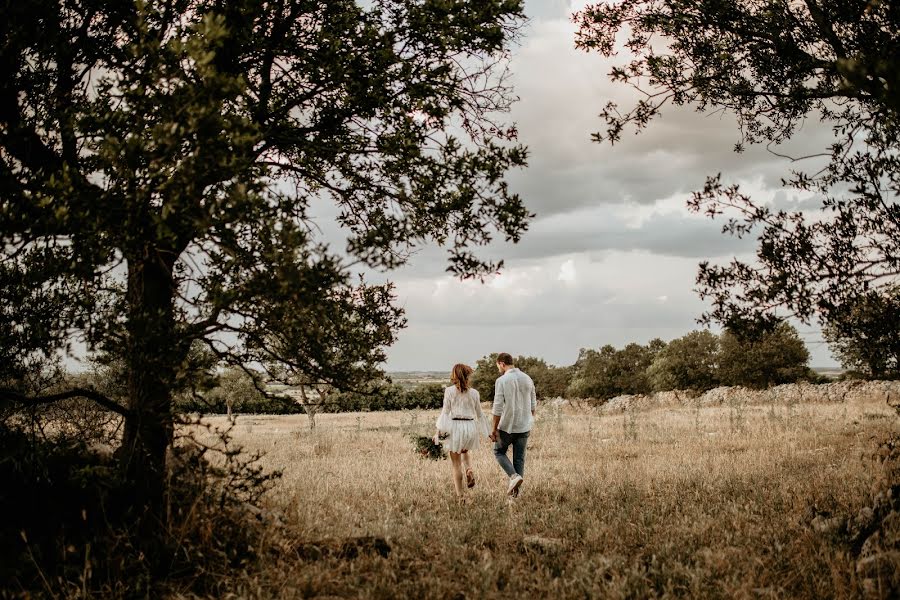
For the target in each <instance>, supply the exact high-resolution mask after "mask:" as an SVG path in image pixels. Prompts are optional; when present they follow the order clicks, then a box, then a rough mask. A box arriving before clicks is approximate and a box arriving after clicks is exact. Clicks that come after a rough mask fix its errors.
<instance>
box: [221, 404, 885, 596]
mask: <svg viewBox="0 0 900 600" xmlns="http://www.w3.org/2000/svg"><path fill="white" fill-rule="evenodd" d="M540 411H543V412H542V413H541V412H540ZM436 414H437V413H436V412H434V411H421V412H416V413H413V414H409V413H406V414H404V413H399V412H397V413H346V414H323V415H321V416H320V423H319V426H318V428H317V430H316V431H315V432H314V433H310V432H308V430H307V427H306V423H305V417H304V416H303V415H291V416H282V417H276V416H265V417H262V416H260V417H251V416H244V417H240V418H239V424H240V421H247V422H248V423H249V425H247V426H245V427H243V428H242V427H240V426H239V427H237V428H236V429H235V433H236V437H237V438H238V439H237V441H239V442H240V443H243V444H244V445H245V447H247V448H248V449H250V450H262V451H264V452H265V453H266V458H265V461H266V462H267V463H268V464H269V466H270V467H271V468H273V469H280V470H282V471H284V477H283V479H282V480H281V482H280V484H279V486H278V487H277V488H275V489H274V490H273V491H272V492H271V493H270V496H269V502H271V503H272V504H273V505H275V506H277V507H279V508H280V509H282V510H284V511H285V513H286V515H287V520H288V522H289V529H290V531H292V532H294V534H293V535H295V536H296V538H297V541H298V542H306V541H322V540H326V541H327V540H343V539H345V538H350V537H354V536H379V537H383V538H385V539H386V540H387V541H388V543H389V544H390V546H391V548H392V551H391V553H390V554H389V555H388V556H387V557H383V556H380V555H378V554H372V555H368V554H364V555H361V556H359V557H356V558H352V559H351V558H347V557H343V558H341V557H338V556H332V555H325V556H321V557H318V556H317V557H314V558H309V557H305V558H300V557H298V556H297V555H296V554H292V553H291V552H290V551H282V552H271V553H269V554H268V556H270V557H271V558H269V559H267V560H266V561H264V562H262V563H260V564H258V565H255V566H254V567H253V568H251V569H249V570H248V571H246V572H245V573H235V575H234V581H233V585H232V587H233V589H234V592H235V593H236V594H237V595H239V596H247V597H270V596H279V597H288V598H291V597H297V598H299V597H310V596H340V597H366V598H393V597H403V596H409V597H416V598H454V597H456V598H463V597H466V598H474V597H505V596H512V595H517V594H523V595H524V597H558V598H585V597H609V598H645V597H664V596H690V597H704V598H733V597H745V598H758V597H794V598H823V597H854V596H859V595H860V594H861V592H860V587H859V582H858V581H857V579H856V575H855V570H854V559H853V556H852V554H851V551H850V545H849V541H848V540H846V539H844V538H843V537H842V536H841V534H840V533H836V532H834V531H830V532H822V531H817V530H814V529H813V528H812V527H810V525H809V521H810V515H811V514H813V515H814V514H821V513H826V514H830V515H834V516H839V517H840V516H845V517H849V516H851V515H854V514H856V513H857V512H858V511H859V509H860V508H861V507H862V506H865V505H866V504H867V503H869V502H871V500H872V495H873V493H874V490H873V480H874V477H873V469H874V466H873V463H872V459H871V454H872V451H873V449H874V448H875V446H876V444H877V440H878V439H879V438H881V437H883V436H885V435H887V434H889V433H890V432H895V431H897V422H896V419H895V417H893V416H892V411H891V410H890V409H889V408H888V407H886V406H884V407H882V406H881V405H878V404H869V405H846V404H841V405H808V406H803V407H798V406H765V405H740V406H722V407H700V406H699V405H696V404H694V405H690V406H685V407H684V408H675V409H665V410H656V411H649V412H641V413H639V414H636V413H634V412H628V413H626V414H603V413H602V411H596V410H594V409H585V410H583V411H582V410H574V409H572V408H564V409H559V408H558V407H550V406H548V407H546V408H545V407H541V408H540V409H539V414H538V419H537V425H536V428H535V430H534V431H533V433H532V435H531V437H530V438H529V447H528V464H527V472H526V477H525V485H524V486H523V488H522V495H521V498H520V499H519V500H518V502H516V503H514V504H512V505H510V504H508V503H507V502H506V500H505V489H506V488H505V476H504V475H503V474H502V472H501V470H500V469H499V467H498V466H497V465H496V463H495V462H494V459H493V456H492V453H491V451H490V446H489V444H488V443H485V444H484V445H483V446H482V447H481V448H480V449H479V450H478V451H477V452H475V454H474V457H473V458H474V467H475V474H476V478H477V485H476V487H475V488H474V490H473V492H472V493H471V501H470V502H469V503H468V504H465V505H460V504H459V503H457V501H456V499H455V498H454V494H453V488H452V482H451V479H450V465H449V461H439V462H426V461H423V460H421V459H419V458H418V457H417V456H416V455H415V454H414V453H413V452H412V447H411V446H410V444H409V441H408V436H407V434H408V432H409V430H415V432H418V433H426V434H430V432H431V427H432V423H433V422H434V418H435V417H436ZM217 419H218V418H217Z"/></svg>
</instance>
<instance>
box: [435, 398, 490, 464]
mask: <svg viewBox="0 0 900 600" xmlns="http://www.w3.org/2000/svg"><path fill="white" fill-rule="evenodd" d="M437 429H438V431H440V432H441V433H446V434H448V437H447V439H445V440H443V441H442V442H441V443H442V444H443V445H444V448H445V449H447V450H449V451H450V452H456V453H460V452H464V451H468V450H474V449H475V448H477V447H478V441H479V438H480V437H482V436H483V437H487V436H488V434H489V430H488V424H487V421H486V420H485V418H484V413H483V412H482V411H481V396H480V395H479V394H478V390H475V389H472V388H469V389H467V390H466V391H465V392H460V391H459V388H457V387H456V386H455V385H451V386H450V387H448V388H446V389H445V390H444V407H443V408H442V409H441V414H440V415H439V416H438V419H437Z"/></svg>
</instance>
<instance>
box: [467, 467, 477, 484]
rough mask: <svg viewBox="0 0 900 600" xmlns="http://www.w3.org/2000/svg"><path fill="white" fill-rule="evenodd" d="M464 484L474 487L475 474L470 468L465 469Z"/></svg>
mask: <svg viewBox="0 0 900 600" xmlns="http://www.w3.org/2000/svg"><path fill="white" fill-rule="evenodd" d="M466 486H468V487H470V488H473V487H475V474H474V473H473V472H472V469H466Z"/></svg>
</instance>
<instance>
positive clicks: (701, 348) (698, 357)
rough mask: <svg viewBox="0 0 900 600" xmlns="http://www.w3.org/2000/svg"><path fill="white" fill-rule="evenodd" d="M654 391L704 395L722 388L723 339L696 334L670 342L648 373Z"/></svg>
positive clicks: (702, 333)
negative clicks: (681, 391) (720, 370)
mask: <svg viewBox="0 0 900 600" xmlns="http://www.w3.org/2000/svg"><path fill="white" fill-rule="evenodd" d="M647 377H648V378H649V379H650V385H651V386H652V388H653V391H656V392H665V391H670V390H686V391H690V392H694V393H696V392H702V391H705V390H708V389H711V388H714V387H716V386H717V385H719V381H720V379H719V336H717V335H716V334H714V333H712V332H710V331H708V330H705V329H704V330H700V331H692V332H690V333H688V334H687V335H684V336H682V337H680V338H678V339H675V340H672V341H671V342H669V343H668V344H667V345H666V347H665V348H663V349H662V350H661V351H660V352H659V354H658V355H657V356H656V358H655V359H654V360H653V363H652V364H651V365H650V367H649V369H648V370H647Z"/></svg>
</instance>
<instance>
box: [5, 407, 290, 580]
mask: <svg viewBox="0 0 900 600" xmlns="http://www.w3.org/2000/svg"><path fill="white" fill-rule="evenodd" d="M44 425H47V424H46V423H45V424H44ZM47 429H50V427H47ZM35 433H36V432H35V431H29V430H28V429H26V428H25V427H22V426H17V425H10V423H9V422H6V423H2V424H0V478H2V480H3V486H2V488H0V510H2V511H3V514H4V515H6V516H7V518H5V519H4V520H3V521H2V523H0V581H3V582H4V584H3V587H2V588H0V595H3V593H4V592H6V593H9V592H11V593H16V594H22V595H24V596H26V597H28V596H41V595H44V594H47V595H50V596H80V597H82V596H96V595H102V596H108V597H134V596H145V597H146V596H151V597H152V596H158V595H165V593H166V590H168V591H172V590H175V589H177V590H179V591H180V592H184V591H190V592H192V593H196V594H201V595H219V592H221V590H219V589H217V588H218V586H219V585H221V579H222V578H221V577H220V574H221V573H224V572H227V571H228V570H230V569H233V568H235V567H242V566H245V565H247V564H248V563H249V562H251V561H253V560H255V559H256V553H257V551H258V549H259V548H260V547H261V544H260V542H261V540H262V539H263V537H264V533H265V528H266V527H265V526H266V520H265V519H263V518H262V515H264V514H265V513H263V512H262V511H261V510H260V509H258V508H257V507H256V506H257V504H258V503H259V501H260V498H261V495H262V494H263V493H264V492H265V491H266V490H267V489H268V488H269V487H270V484H271V483H272V481H273V480H274V479H275V478H276V477H277V476H278V474H270V475H267V474H265V473H263V471H262V469H261V468H259V466H258V464H257V459H258V456H250V457H246V456H243V455H241V454H240V453H239V452H237V451H236V450H235V449H233V448H231V447H230V446H229V440H228V438H227V436H225V435H223V436H222V437H221V438H220V439H221V442H222V443H221V444H219V445H218V448H219V449H218V451H216V450H214V449H213V448H211V447H208V446H206V445H199V444H196V443H194V442H193V441H192V439H191V438H183V439H181V440H180V443H179V444H178V445H176V446H175V447H174V448H173V451H172V453H171V458H170V461H169V463H170V487H169V490H168V494H169V522H168V527H166V537H165V539H162V540H159V541H158V544H159V548H160V550H159V556H161V557H163V559H162V560H158V561H155V562H154V563H153V564H150V563H149V562H148V561H147V559H146V554H145V553H144V551H143V550H142V548H144V549H146V548H147V545H148V540H146V539H145V538H142V537H141V535H140V533H139V532H138V531H135V523H136V522H137V521H138V518H137V517H138V515H135V514H132V513H131V512H130V509H128V508H127V507H129V506H130V505H131V503H130V502H128V492H129V490H130V486H128V485H126V481H125V480H124V479H123V478H122V476H121V472H122V469H120V468H119V465H117V463H116V460H115V458H114V457H113V455H112V454H111V453H108V452H102V451H97V450H94V449H92V448H91V447H89V445H88V444H87V443H86V442H85V441H84V440H80V439H76V438H72V437H70V436H68V435H65V434H58V435H53V436H49V437H43V436H39V435H35ZM210 453H217V454H218V456H217V457H216V458H215V460H210V457H209V456H208V455H209V454H210Z"/></svg>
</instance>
